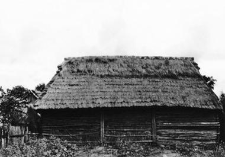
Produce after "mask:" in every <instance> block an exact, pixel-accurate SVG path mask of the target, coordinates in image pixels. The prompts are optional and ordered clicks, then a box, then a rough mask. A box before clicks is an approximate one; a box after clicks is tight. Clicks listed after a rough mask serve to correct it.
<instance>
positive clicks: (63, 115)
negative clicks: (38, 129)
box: [42, 110, 100, 144]
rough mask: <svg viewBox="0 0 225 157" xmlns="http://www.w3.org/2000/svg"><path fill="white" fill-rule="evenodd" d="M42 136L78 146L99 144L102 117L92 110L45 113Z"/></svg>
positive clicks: (43, 115)
mask: <svg viewBox="0 0 225 157" xmlns="http://www.w3.org/2000/svg"><path fill="white" fill-rule="evenodd" d="M42 134H43V136H51V135H54V136H56V137H60V138H62V139H65V140H68V141H71V142H76V143H78V144H79V143H84V144H88V143H97V142H99V139H100V115H99V113H97V112H93V111H91V110H71V111H70V110H62V111H50V112H43V113H42Z"/></svg>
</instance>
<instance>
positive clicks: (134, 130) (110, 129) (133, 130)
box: [105, 128, 151, 132]
mask: <svg viewBox="0 0 225 157" xmlns="http://www.w3.org/2000/svg"><path fill="white" fill-rule="evenodd" d="M147 130H151V128H146V129H132V128H131V129H112V128H109V129H108V128H107V129H105V131H121V132H123V131H132V132H136V131H147Z"/></svg>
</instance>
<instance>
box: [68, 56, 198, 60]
mask: <svg viewBox="0 0 225 157" xmlns="http://www.w3.org/2000/svg"><path fill="white" fill-rule="evenodd" d="M89 58H140V59H152V60H155V59H158V60H165V59H170V60H190V61H194V57H169V56H82V57H66V58H64V61H68V60H72V59H89Z"/></svg>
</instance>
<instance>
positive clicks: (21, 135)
mask: <svg viewBox="0 0 225 157" xmlns="http://www.w3.org/2000/svg"><path fill="white" fill-rule="evenodd" d="M24 136H25V135H24V134H20V135H9V137H24Z"/></svg>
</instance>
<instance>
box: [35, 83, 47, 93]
mask: <svg viewBox="0 0 225 157" xmlns="http://www.w3.org/2000/svg"><path fill="white" fill-rule="evenodd" d="M44 89H45V84H44V83H40V84H39V85H37V86H36V87H35V90H37V91H40V92H43V91H44Z"/></svg>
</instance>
